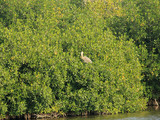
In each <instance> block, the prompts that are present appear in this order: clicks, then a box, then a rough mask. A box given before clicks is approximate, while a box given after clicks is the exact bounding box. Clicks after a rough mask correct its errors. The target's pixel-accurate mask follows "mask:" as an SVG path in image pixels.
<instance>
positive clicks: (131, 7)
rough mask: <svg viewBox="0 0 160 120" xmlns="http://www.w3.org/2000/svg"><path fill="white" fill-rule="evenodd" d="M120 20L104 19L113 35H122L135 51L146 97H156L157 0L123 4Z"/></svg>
mask: <svg viewBox="0 0 160 120" xmlns="http://www.w3.org/2000/svg"><path fill="white" fill-rule="evenodd" d="M118 5H119V6H120V7H121V8H123V10H121V13H122V15H121V16H114V17H112V19H107V24H108V26H109V27H110V28H111V30H112V31H113V33H114V35H116V36H117V37H120V36H121V35H126V36H127V37H128V39H130V38H132V39H133V40H134V41H135V44H136V45H137V46H138V47H139V59H140V62H141V64H142V67H143V71H142V75H143V76H144V78H143V82H144V83H145V84H146V88H147V89H146V91H147V94H146V95H147V96H148V97H149V98H157V99H158V98H159V96H160V86H159V84H160V81H159V78H160V74H159V71H160V61H159V59H160V49H159V45H160V44H159V43H160V39H159V38H160V35H159V32H160V7H159V6H160V1H159V0H152V1H150V0H134V1H130V2H127V0H123V1H122V2H121V4H118Z"/></svg>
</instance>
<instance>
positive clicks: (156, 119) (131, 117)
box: [48, 108, 160, 120]
mask: <svg viewBox="0 0 160 120" xmlns="http://www.w3.org/2000/svg"><path fill="white" fill-rule="evenodd" d="M48 120H160V109H159V108H158V109H153V108H152V109H151V108H149V109H148V110H146V111H143V112H136V113H125V114H117V115H94V116H93V115H91V116H82V117H80V116H79V117H67V118H59V119H48Z"/></svg>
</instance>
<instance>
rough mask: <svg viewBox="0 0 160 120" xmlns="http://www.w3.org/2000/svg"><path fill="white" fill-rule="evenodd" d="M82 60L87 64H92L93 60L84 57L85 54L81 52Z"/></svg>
mask: <svg viewBox="0 0 160 120" xmlns="http://www.w3.org/2000/svg"><path fill="white" fill-rule="evenodd" d="M81 59H82V60H83V61H84V62H85V63H92V60H91V59H89V58H88V57H86V56H83V52H81Z"/></svg>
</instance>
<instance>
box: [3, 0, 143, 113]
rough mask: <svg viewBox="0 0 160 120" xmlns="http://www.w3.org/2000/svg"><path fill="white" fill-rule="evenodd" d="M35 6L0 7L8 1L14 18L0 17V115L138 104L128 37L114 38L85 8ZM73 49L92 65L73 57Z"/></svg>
mask: <svg viewBox="0 0 160 120" xmlns="http://www.w3.org/2000/svg"><path fill="white" fill-rule="evenodd" d="M36 3H37V1H32V2H29V3H28V2H27V1H23V3H22V4H17V2H12V3H10V2H8V1H3V4H2V6H3V7H5V5H8V6H10V5H12V6H13V8H12V7H11V8H12V12H13V13H12V14H13V16H14V17H13V18H14V20H13V19H12V18H9V19H6V17H3V19H2V22H1V23H2V24H3V27H2V29H1V31H0V32H1V35H0V36H1V40H2V42H1V44H0V46H1V51H2V52H1V59H0V67H1V70H2V71H1V73H2V74H1V76H0V79H1V81H2V82H0V90H1V91H0V92H1V93H2V95H1V96H0V102H1V103H2V106H0V109H1V110H2V112H0V114H1V115H5V114H6V113H9V114H10V115H22V114H25V113H43V112H45V113H48V112H55V111H56V112H60V111H61V112H65V113H69V112H74V113H75V114H80V113H81V112H86V111H88V112H92V111H99V112H104V111H105V112H107V113H118V112H126V111H127V112H134V111H139V110H142V109H144V108H145V103H146V99H144V98H143V90H144V87H143V86H142V84H141V81H140V80H141V78H142V76H141V70H142V69H141V64H140V63H139V59H138V53H137V48H136V46H135V45H134V43H133V40H131V39H130V40H129V41H127V40H126V39H127V38H126V36H121V37H120V38H119V39H120V41H117V40H116V39H117V38H116V37H115V36H114V35H113V34H112V32H111V31H110V29H109V28H106V26H104V24H105V20H104V19H103V18H102V17H101V16H99V17H97V16H96V15H95V14H94V13H93V12H92V10H90V9H88V8H87V7H86V8H80V7H77V6H75V5H74V4H73V3H71V4H70V2H69V1H63V0H61V1H47V0H42V1H39V2H38V3H37V4H36ZM42 3H43V4H42ZM14 4H15V5H16V6H14ZM24 5H27V8H23V6H24ZM19 7H20V8H19ZM11 8H8V9H9V11H10V9H11ZM21 8H23V9H21ZM5 10H7V9H4V11H5ZM20 11H21V13H25V15H24V16H23V15H21V14H19V13H20ZM28 11H29V12H28ZM1 14H2V13H1ZM3 15H4V14H3ZM84 18H85V19H84ZM7 21H11V22H8V23H7V25H6V24H5V23H6V22H7ZM81 51H83V52H84V54H85V55H87V56H88V57H89V58H90V59H91V60H92V61H93V64H85V63H83V62H82V61H81V60H80V52H81Z"/></svg>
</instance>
